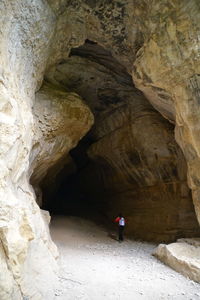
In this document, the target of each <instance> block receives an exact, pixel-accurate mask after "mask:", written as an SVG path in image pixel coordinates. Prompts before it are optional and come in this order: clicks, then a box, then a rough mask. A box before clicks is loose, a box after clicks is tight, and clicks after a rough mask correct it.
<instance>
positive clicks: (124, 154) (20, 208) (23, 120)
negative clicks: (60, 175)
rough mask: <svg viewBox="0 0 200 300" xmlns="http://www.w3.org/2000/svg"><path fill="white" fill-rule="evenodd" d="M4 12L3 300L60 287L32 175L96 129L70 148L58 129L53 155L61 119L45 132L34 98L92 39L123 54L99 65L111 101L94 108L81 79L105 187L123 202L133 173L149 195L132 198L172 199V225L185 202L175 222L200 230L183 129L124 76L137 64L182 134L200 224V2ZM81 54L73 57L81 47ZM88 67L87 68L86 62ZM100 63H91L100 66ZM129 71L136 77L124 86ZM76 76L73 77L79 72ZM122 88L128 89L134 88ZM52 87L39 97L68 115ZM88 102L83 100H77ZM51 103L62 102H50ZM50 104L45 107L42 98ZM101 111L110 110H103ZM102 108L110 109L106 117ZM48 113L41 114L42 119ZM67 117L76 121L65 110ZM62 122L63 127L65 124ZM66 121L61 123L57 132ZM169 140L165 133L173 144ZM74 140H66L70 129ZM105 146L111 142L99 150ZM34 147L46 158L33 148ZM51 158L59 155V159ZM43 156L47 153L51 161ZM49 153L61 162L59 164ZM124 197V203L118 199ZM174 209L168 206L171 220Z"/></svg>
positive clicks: (65, 1)
mask: <svg viewBox="0 0 200 300" xmlns="http://www.w3.org/2000/svg"><path fill="white" fill-rule="evenodd" d="M0 8H1V9H0V11H1V13H0V22H1V31H0V53H1V55H0V65H1V68H0V97H1V101H0V103H1V104H0V117H1V119H0V121H1V124H0V125H1V128H0V134H1V145H0V166H1V169H0V207H1V210H0V240H1V243H0V259H1V267H2V270H3V272H1V275H0V276H1V277H0V298H1V299H3V300H4V299H5V300H7V299H9V300H10V299H13V300H15V299H22V298H23V297H25V298H29V299H37V300H38V299H45V298H46V299H51V298H52V287H53V286H52V282H56V279H55V278H56V263H55V257H56V255H57V253H56V249H55V248H54V246H53V244H52V242H51V240H50V238H49V234H48V230H47V227H46V225H45V222H44V220H43V217H42V214H41V212H40V209H39V207H38V205H37V204H36V202H35V194H34V191H33V188H32V187H31V186H30V184H29V177H30V175H31V174H32V170H33V168H35V171H36V172H35V177H34V174H33V177H32V178H33V180H35V181H38V180H39V175H41V179H42V178H43V177H44V175H45V172H44V162H47V161H48V168H49V167H50V166H51V165H52V164H53V162H55V163H56V165H57V166H58V165H59V162H60V156H61V154H58V153H56V149H57V150H58V151H60V150H61V151H63V153H64V152H65V151H68V149H69V148H70V147H69V145H71V146H72V147H73V145H75V144H76V142H77V141H78V139H79V138H80V137H81V136H82V135H83V134H84V132H86V131H87V130H86V127H87V128H88V126H86V127H84V126H85V124H86V123H87V120H85V121H84V122H86V123H84V122H81V123H79V126H80V127H82V126H83V127H84V128H85V129H84V130H85V131H84V130H83V129H82V128H80V136H78V135H76V134H75V136H73V134H71V133H72V132H73V130H71V129H70V130H69V132H70V140H71V141H69V140H68V141H67V143H66V144H67V145H65V146H63V145H62V141H58V140H59V137H58V138H57V137H56V136H54V137H55V140H56V146H55V147H54V142H53V138H52V137H50V140H49V147H50V145H51V146H52V148H51V150H52V152H51V151H50V153H49V152H48V151H47V152H46V149H47V142H48V141H47V135H49V134H50V135H51V131H52V130H51V129H50V130H49V129H48V126H46V125H50V127H51V126H52V128H53V125H52V123H51V122H50V121H55V119H54V118H53V119H52V120H50V118H48V120H42V122H44V123H43V124H45V125H44V126H45V130H44V131H43V133H42V129H44V127H43V126H41V127H40V128H39V127H38V129H36V128H37V125H38V124H36V123H37V121H36V119H35V118H34V117H33V109H32V107H33V106H34V105H35V103H37V100H36V102H34V98H35V93H36V92H37V91H38V90H39V89H40V87H41V85H42V81H43V77H44V74H46V78H47V80H48V81H51V83H52V84H54V83H55V82H54V80H55V78H54V75H55V74H56V73H57V72H59V64H60V68H61V69H62V64H63V63H65V61H66V60H67V59H68V56H69V53H70V51H71V49H72V48H75V47H79V46H81V45H83V44H84V43H85V41H86V40H89V41H93V42H95V43H97V44H98V45H101V46H103V47H104V49H107V51H108V52H110V53H111V54H112V56H113V58H114V59H112V61H109V60H108V61H107V62H106V61H105V59H104V58H103V59H102V62H101V64H100V65H101V66H100V67H98V69H99V71H98V72H100V73H101V72H102V74H103V75H102V76H101V77H99V78H101V81H102V77H104V76H105V74H107V75H106V76H105V79H104V80H103V83H105V81H107V80H110V81H111V82H112V87H111V86H110V85H108V86H107V87H106V86H104V87H102V89H101V90H99V95H98V97H97V98H98V99H100V103H99V102H98V101H97V102H96V104H95V105H93V104H92V97H89V96H90V95H89V94H90V92H91V89H89V87H87V88H85V91H84V87H86V82H84V85H82V86H81V84H80V83H79V81H77V82H76V85H75V89H76V90H77V91H78V92H79V93H80V95H82V97H83V98H84V97H85V100H87V99H86V98H88V100H87V101H88V105H89V106H90V107H91V110H92V111H93V112H95V118H96V121H97V125H96V126H95V128H94V131H93V133H92V142H93V146H92V147H91V149H90V150H89V152H88V153H89V155H90V157H91V159H93V160H94V162H95V164H96V162H97V161H98V167H99V168H98V171H97V175H96V176H99V177H100V179H99V183H102V180H103V186H105V187H106V189H105V190H106V195H109V188H107V187H109V186H110V185H111V186H112V187H113V186H115V187H117V189H116V191H117V193H118V195H120V197H119V202H116V203H123V201H124V198H126V197H125V194H124V191H125V190H123V191H122V190H120V189H119V184H118V182H119V180H120V184H121V180H123V184H124V185H123V186H126V191H127V193H129V191H130V190H128V187H129V186H130V184H131V186H133V185H134V186H135V191H136V190H137V192H138V195H139V196H138V197H137V196H136V195H135V194H134V195H132V194H131V195H129V196H128V197H127V199H130V198H131V199H132V198H135V199H140V200H141V199H149V201H150V203H149V204H148V208H149V207H150V208H152V203H154V201H153V199H157V200H158V199H162V200H163V201H161V202H159V203H160V204H159V205H161V203H162V205H164V206H162V205H161V209H162V214H161V215H162V216H164V217H166V219H165V221H166V223H167V224H169V225H170V224H171V221H172V220H171V217H172V215H171V208H172V209H174V205H175V203H176V205H177V206H176V210H175V211H176V216H174V217H173V220H175V219H176V224H179V225H180V226H181V228H182V229H181V230H183V231H188V232H190V233H192V232H193V229H194V228H196V225H195V224H194V223H195V219H194V218H193V216H194V215H193V209H192V204H191V201H190V193H189V190H188V188H187V186H186V168H185V166H184V165H185V163H184V159H183V156H182V153H181V151H180V149H179V148H178V147H177V145H176V143H175V141H174V139H173V138H172V137H173V128H172V126H171V125H169V124H168V123H167V121H163V119H162V118H161V117H160V116H159V115H158V113H156V111H155V110H154V109H152V107H151V106H150V104H149V103H148V102H147V101H146V100H142V101H144V102H142V103H143V104H142V107H141V102H140V101H141V99H142V98H141V94H137V92H136V91H135V89H134V91H133V92H132V91H131V89H130V88H129V87H128V88H127V83H125V82H126V81H127V78H128V77H127V76H124V75H123V76H121V74H122V73H123V74H124V72H125V73H126V72H127V71H128V73H132V76H133V79H134V82H135V84H136V86H137V87H138V88H139V89H141V90H142V91H143V92H144V94H145V95H146V97H147V98H148V99H149V100H150V102H151V103H152V104H153V106H154V108H156V110H158V111H159V112H160V113H161V114H162V115H163V116H164V117H165V118H167V119H169V120H170V122H172V123H174V124H175V125H176V140H177V141H178V143H179V145H180V146H181V148H182V150H183V152H184V156H185V158H186V161H187V165H188V182H189V186H190V187H191V189H192V193H193V201H194V205H195V210H196V213H197V216H198V219H200V217H199V214H200V204H199V203H200V202H199V199H200V195H199V182H200V181H199V176H200V175H199V162H200V159H199V156H200V154H199V149H200V145H199V74H200V70H199V67H200V64H199V37H198V32H199V24H200V22H199V16H200V14H199V11H200V8H199V1H198V0H191V1H189V2H188V1H186V0H183V1H182V0H176V1H171V0H165V1H162V2H161V1H158V0H152V1H147V0H135V1H124V0H120V1H114V2H113V1H89V0H85V1H79V0H75V1H69V0H55V1H52V0H48V1H42V0H36V1H29V2H22V1H19V0H17V1H16V0H10V1H5V0H2V1H1V3H0ZM79 50H80V49H79ZM71 54H72V55H73V53H72V52H71ZM76 54H77V53H76ZM78 56H80V54H78ZM83 56H84V55H83ZM100 56H101V54H100ZM100 58H101V57H100ZM95 60H96V58H95ZM116 61H118V62H120V72H118V71H119V70H118V68H116ZM68 63H69V62H68ZM94 63H95V62H94ZM103 63H104V66H102V64H103ZM133 64H134V67H133ZM57 65H58V67H57ZM83 66H84V68H85V70H87V66H86V65H85V62H84V64H83ZM91 66H92V64H91V63H90V71H91V72H92V70H91V68H92V67H91ZM68 67H69V65H68ZM96 67H97V66H96V65H95V68H96ZM105 67H106V68H107V70H112V69H113V70H114V73H115V75H114V73H112V72H111V74H109V72H110V71H106V72H105ZM102 68H104V69H102ZM88 69H89V68H88ZM102 70H103V71H102ZM124 70H125V71H124ZM76 72H77V71H76ZM94 73H95V72H94ZM95 74H96V73H95ZM75 75H76V74H75ZM56 76H57V75H56ZM85 76H86V77H85V78H87V77H89V74H88V73H87V72H86V73H85ZM109 76H110V77H109ZM116 76H118V77H117V78H116ZM57 77H58V76H57ZM113 78H114V79H115V83H113ZM120 78H121V79H122V80H123V81H124V80H125V82H124V83H122V82H120V80H121V79H120ZM69 79H70V78H69V76H68V80H69ZM76 79H77V77H76ZM84 80H85V79H84ZM91 80H92V79H91ZM95 80H96V81H94V82H95V85H100V86H101V82H100V80H99V81H98V80H97V79H96V78H95ZM56 81H59V80H57V79H56ZM64 81H65V80H64ZM128 81H129V79H128ZM71 82H72V83H73V82H74V80H73V78H72V80H71ZM59 84H64V85H65V86H68V87H69V88H70V90H69V92H70V91H74V89H73V88H72V85H71V84H69V83H68V84H66V83H65V82H64V83H62V82H59ZM124 84H125V86H126V88H125V89H124ZM92 85H94V83H93V84H92V83H91V81H90V86H92ZM117 86H121V87H122V86H123V92H122V91H120V90H119V89H118V88H117ZM44 89H45V88H44ZM44 89H42V90H41V92H39V94H38V97H39V98H38V99H42V100H44V101H45V103H47V102H48V103H49V106H48V108H49V109H50V111H51V112H52V111H53V112H56V115H57V116H58V115H59V116H60V112H61V107H62V108H63V106H62V105H61V107H60V106H59V105H58V106H57V104H56V105H55V107H54V108H53V104H55V90H56V88H55V90H54V89H52V90H51V92H49V91H45V92H44ZM59 90H60V87H59ZM94 91H95V89H94ZM85 93H86V94H85ZM135 93H136V94H135ZM58 94H59V97H58V98H60V95H61V94H62V92H61V91H59V92H58ZM84 94H85V95H84ZM65 95H66V94H65ZM93 96H95V92H94V93H93ZM43 97H44V98H43ZM56 97H57V96H56ZM65 97H68V96H64V98H65ZM73 97H74V96H73ZM77 97H78V96H75V98H76V99H77ZM61 98H62V97H61ZM70 98H71V96H70ZM78 99H80V98H79V97H78ZM125 99H126V101H125ZM143 99H144V98H143ZM50 101H52V103H53V104H51V105H50ZM77 101H79V100H77ZM134 101H135V102H134ZM58 102H59V101H58ZM56 103H57V101H56ZM79 103H80V102H79ZM125 103H126V104H125ZM133 103H136V104H137V105H134V104H133ZM40 104H41V107H42V103H40ZM36 105H37V104H36ZM82 105H83V104H81V107H82V110H81V111H82V112H83V113H84V112H86V111H87V112H86V115H88V114H89V113H88V109H86V110H85V109H84V108H83V106H84V105H83V106H82ZM96 105H97V107H95V106H96ZM138 106H139V108H138ZM59 107H60V108H59ZM84 107H85V106H84ZM98 107H99V109H100V111H99V113H98V114H97V113H96V111H97V110H98V109H97V108H98ZM59 109H60V110H59ZM79 111H80V110H79ZM100 112H103V113H102V114H101V115H100ZM144 112H145V113H144ZM141 114H142V115H141ZM61 115H62V114H61ZM88 116H89V115H88ZM43 117H44V116H42V115H40V116H39V118H38V119H43ZM108 117H109V118H111V120H109V118H108ZM75 119H77V117H75ZM75 119H73V126H75V123H74V121H75ZM83 119H84V118H83ZM86 119H87V118H86ZM104 120H105V122H104ZM62 121H63V123H64V124H66V123H65V120H64V118H63V117H62ZM116 121H117V123H116ZM35 122H36V123H35ZM140 123H141V124H140ZM87 124H89V123H87ZM164 124H165V125H164ZM54 125H55V126H56V128H58V127H59V126H58V127H57V125H58V124H57V121H56V122H55V124H54ZM56 128H54V129H53V131H54V132H56V130H57V129H56ZM146 128H148V132H147V131H146V130H145V129H146ZM153 130H155V132H156V134H155V133H153ZM58 131H59V133H58V132H57V133H58V134H59V135H60V136H62V133H61V132H62V130H61V129H60V128H58ZM136 131H137V133H136ZM138 131H139V133H142V134H144V137H143V138H142V135H141V136H140V135H139V137H138ZM75 132H77V128H76V130H75ZM37 134H38V135H39V141H38V142H37ZM125 135H126V138H125ZM150 135H152V137H153V141H152V142H151V144H150V147H149V146H148V143H146V142H145V141H149V136H150ZM109 136H110V137H111V138H109ZM159 136H160V137H162V142H161V140H160V139H161V138H160V139H159V138H158V137H159ZM163 137H164V140H163ZM62 138H63V137H62ZM64 140H65V141H66V136H65V137H64ZM75 140H76V141H75ZM112 140H113V142H112ZM37 143H39V144H37ZM123 145H124V146H123ZM155 145H156V146H155ZM42 147H44V148H43V149H42ZM101 147H103V148H104V149H106V147H107V148H108V149H107V150H106V151H100V148H101ZM154 147H155V148H156V149H154ZM55 148H56V149H55ZM149 148H150V149H149ZM34 149H35V152H38V153H34V151H33V150H34ZM40 149H41V152H40ZM158 149H159V150H158ZM108 150H109V151H108ZM147 150H148V151H149V150H150V155H148V154H147ZM31 151H33V154H31ZM100 152H102V153H100ZM108 152H109V153H108ZM111 152H113V155H112V156H111ZM35 154H36V156H35ZM52 154H55V157H54V158H53V159H52ZM46 156H48V158H47V157H46ZM33 158H36V159H38V162H39V165H40V166H38V165H37V163H36V162H34V161H33ZM50 158H51V159H52V160H53V161H52V164H51V161H49V160H50ZM63 159H64V158H63ZM119 159H120V160H121V159H122V161H121V162H120V161H119ZM64 160H68V158H65V159H64ZM102 160H103V163H102ZM61 161H63V160H61ZM30 162H31V164H30ZM99 162H100V163H99ZM155 165H156V167H155ZM36 166H37V168H36ZM102 166H103V167H102ZM136 166H137V167H136ZM144 166H145V167H144ZM52 167H53V166H52ZM95 167H96V166H95ZM48 168H47V169H48ZM102 168H103V171H102ZM56 169H57V167H56ZM92 169H93V167H92ZM93 170H94V169H93ZM100 170H101V171H100ZM116 170H117V173H116ZM124 170H128V171H127V172H124ZM52 173H54V172H52ZM102 174H103V176H102ZM116 174H120V176H118V175H116ZM105 175H106V178H105ZM107 175H108V176H107ZM121 175H122V176H121ZM91 182H93V181H91ZM109 184H110V185H109ZM121 186H122V185H121ZM93 188H94V186H93ZM105 190H104V191H105ZM163 190H164V193H163ZM158 191H159V194H157V192H158ZM161 192H162V193H161ZM110 194H111V193H110ZM141 195H142V196H141ZM149 195H151V196H149ZM161 195H162V196H161ZM109 199H112V197H109ZM169 199H170V204H169V202H168V200H169ZM113 200H116V197H114V198H113ZM174 200H175V202H174ZM110 203H111V202H110ZM130 203H131V202H128V204H127V211H128V210H129V211H130V207H129V204H130ZM135 203H137V205H136V207H135V210H134V211H137V215H138V216H139V217H138V224H139V221H141V220H142V218H143V217H145V218H146V219H148V218H149V213H148V212H146V213H145V214H143V215H142V214H141V212H142V210H143V208H141V206H140V205H141V203H142V202H141V201H138V202H137V201H136V202H135ZM157 203H158V202H156V205H155V207H157ZM108 204H109V202H108ZM166 204H167V209H169V214H167V215H166V210H165V209H166V206H165V205H166ZM109 205H110V204H109ZM108 208H109V207H108ZM118 208H119V206H118V207H117V206H116V209H118ZM152 212H153V209H152ZM141 216H143V217H141ZM167 216H169V218H168V219H167ZM170 216H171V217H170ZM186 219H187V221H186ZM160 220H161V218H160V219H159V216H158V214H156V216H155V214H154V216H153V222H154V224H155V226H156V228H157V226H158V224H160ZM135 222H136V219H135V221H134V223H135ZM172 223H173V222H172ZM136 224H137V222H136ZM156 224H157V225H156ZM170 226H171V225H170ZM184 226H186V227H187V228H185V227H184ZM144 228H145V227H144ZM167 228H168V227H166V228H165V230H169V231H170V232H168V234H170V235H173V236H174V233H172V231H171V227H169V229H167ZM195 230H196V229H195ZM175 235H176V234H175ZM41 266H43V267H41ZM46 266H48V268H47V267H46ZM33 278H34V280H33ZM48 282H49V283H50V284H49V285H48V284H47V283H48Z"/></svg>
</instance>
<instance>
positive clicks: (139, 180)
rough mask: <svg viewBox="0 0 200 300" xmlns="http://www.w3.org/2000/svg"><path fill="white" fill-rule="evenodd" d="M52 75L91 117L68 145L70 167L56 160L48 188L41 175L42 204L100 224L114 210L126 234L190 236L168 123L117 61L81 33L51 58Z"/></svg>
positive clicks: (182, 168)
mask: <svg viewBox="0 0 200 300" xmlns="http://www.w3.org/2000/svg"><path fill="white" fill-rule="evenodd" d="M47 75H48V74H47ZM47 78H48V76H47ZM55 82H56V84H57V85H60V86H61V87H62V88H63V87H64V88H65V89H66V90H68V91H73V92H76V93H78V94H79V95H80V96H81V97H82V98H83V99H84V101H85V102H86V103H87V105H88V106H89V107H90V109H91V111H92V112H93V114H94V117H95V124H94V126H93V127H92V128H91V130H90V132H89V133H88V134H87V135H86V136H85V137H84V138H83V139H82V140H81V141H80V142H79V144H78V145H77V147H76V148H74V149H72V150H71V151H70V154H69V155H70V156H71V158H72V160H71V161H72V164H73V167H71V166H69V165H64V166H63V168H62V170H61V171H60V173H59V174H58V175H57V176H56V177H55V178H54V185H53V188H52V186H51V184H50V182H51V180H50V178H49V177H48V176H49V175H48V174H47V176H46V178H45V180H44V181H43V182H42V183H41V187H42V190H43V208H45V209H48V210H49V211H50V212H51V214H64V215H66V216H67V215H76V216H82V217H86V218H90V219H93V220H96V221H97V222H103V223H104V224H107V225H109V224H112V220H113V219H114V218H115V216H116V214H118V213H119V212H120V211H121V212H122V213H123V214H124V215H125V217H126V218H127V226H126V234H127V235H128V236H129V237H131V238H136V239H144V240H148V241H156V242H170V241H174V240H176V239H177V238H180V237H191V236H198V235H199V226H198V224H197V221H196V216H195V212H194V207H193V203H192V197H191V191H190V189H189V188H188V185H187V166H186V162H185V159H184V156H183V153H182V151H181V149H180V148H179V146H178V145H177V143H176V141H175V139H174V127H173V125H172V124H170V123H169V122H168V121H167V120H166V119H164V118H163V117H162V116H161V115H160V114H159V112H157V111H156V110H155V109H154V108H153V107H152V105H151V104H150V103H149V101H148V100H147V99H146V98H145V97H144V95H143V94H142V93H141V92H140V91H139V90H137V89H136V88H135V87H134V85H133V82H132V78H131V76H130V75H129V74H128V73H127V71H126V69H125V67H124V66H122V65H121V64H120V63H119V62H118V61H117V60H116V59H115V58H114V57H113V56H112V54H111V53H110V52H109V51H107V50H106V49H104V48H103V47H101V46H100V45H98V44H97V43H96V42H93V41H89V40H86V41H85V44H84V45H82V46H80V47H78V48H75V49H72V50H71V53H70V56H69V58H68V59H66V60H64V61H61V62H60V64H58V65H57V67H56V69H55V73H54V83H55Z"/></svg>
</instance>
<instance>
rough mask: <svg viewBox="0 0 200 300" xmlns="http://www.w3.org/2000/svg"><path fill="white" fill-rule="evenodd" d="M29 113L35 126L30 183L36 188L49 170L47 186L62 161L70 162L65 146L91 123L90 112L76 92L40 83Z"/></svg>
mask: <svg viewBox="0 0 200 300" xmlns="http://www.w3.org/2000/svg"><path fill="white" fill-rule="evenodd" d="M33 113H34V116H35V130H34V139H33V146H32V150H31V156H30V164H31V168H30V170H31V172H32V176H31V183H32V185H33V186H34V188H35V189H36V190H39V187H38V186H39V184H40V183H41V182H42V181H43V179H44V177H45V176H46V174H47V173H49V175H48V176H49V177H50V178H51V184H50V182H48V185H49V190H51V189H53V183H54V179H55V177H56V175H57V174H58V173H59V171H60V169H61V168H63V165H64V163H65V164H66V163H67V164H69V162H70V157H68V156H67V154H68V152H69V150H71V149H72V148H74V147H75V146H76V144H77V143H78V141H79V140H80V139H81V138H82V137H83V136H84V135H85V134H86V133H87V131H88V130H89V129H90V127H91V126H92V124H93V115H92V113H91V112H90V110H89V108H88V106H86V105H85V104H84V103H83V101H82V100H81V98H80V97H79V96H78V95H77V94H75V93H67V92H66V91H65V90H64V89H58V87H57V88H56V87H55V86H52V85H50V84H44V85H43V86H42V88H41V89H40V90H39V92H37V94H36V99H35V103H34V108H33ZM50 169H51V171H50Z"/></svg>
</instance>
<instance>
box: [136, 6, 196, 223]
mask: <svg viewBox="0 0 200 300" xmlns="http://www.w3.org/2000/svg"><path fill="white" fill-rule="evenodd" d="M143 2H145V1H143ZM154 4H155V5H153V6H151V7H150V9H149V10H148V13H147V14H145V19H146V22H145V24H144V27H143V25H142V22H141V23H140V28H141V30H145V33H146V36H145V40H144V45H143V46H142V47H141V49H140V50H139V51H138V53H137V58H136V60H135V62H134V69H133V78H134V82H135V83H136V86H137V87H138V88H139V89H141V90H142V91H143V92H144V93H145V95H146V97H147V98H148V99H149V100H150V101H151V103H152V104H153V105H154V106H155V107H156V109H157V110H159V111H160V112H161V113H162V114H163V115H164V116H165V117H167V118H169V119H171V120H174V121H175V123H176V140H177V141H178V143H179V145H180V146H181V148H182V150H183V152H184V155H185V157H186V160H187V164H188V182H189V186H190V187H191V188H192V193H193V201H194V205H195V208H196V213H197V216H198V218H200V216H199V214H200V209H199V207H200V204H199V158H200V157H199V97H200V95H199V72H200V60H199V48H200V43H199V37H198V33H199V29H200V28H199V26H200V25H199V24H200V22H199V21H200V6H199V1H196V0H194V1H190V2H187V1H179V0H177V1H164V2H162V5H160V1H154ZM143 13H144V12H142V10H140V11H139V14H140V16H142V15H143ZM166 18H167V19H166ZM146 24H148V29H147V26H146Z"/></svg>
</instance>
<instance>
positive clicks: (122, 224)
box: [115, 213, 125, 242]
mask: <svg viewBox="0 0 200 300" xmlns="http://www.w3.org/2000/svg"><path fill="white" fill-rule="evenodd" d="M115 222H116V223H118V235H119V237H118V241H119V242H122V241H123V240H124V236H123V233H124V227H125V219H124V217H123V216H122V214H121V213H120V214H119V215H118V217H117V218H116V219H115Z"/></svg>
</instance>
